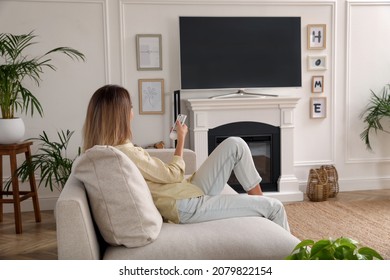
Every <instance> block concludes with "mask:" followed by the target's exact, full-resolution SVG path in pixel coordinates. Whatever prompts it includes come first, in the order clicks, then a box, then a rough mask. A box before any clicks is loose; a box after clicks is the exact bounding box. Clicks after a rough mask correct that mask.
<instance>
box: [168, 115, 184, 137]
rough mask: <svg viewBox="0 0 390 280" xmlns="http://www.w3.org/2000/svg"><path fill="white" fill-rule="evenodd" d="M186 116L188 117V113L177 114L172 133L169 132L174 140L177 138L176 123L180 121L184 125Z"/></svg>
mask: <svg viewBox="0 0 390 280" xmlns="http://www.w3.org/2000/svg"><path fill="white" fill-rule="evenodd" d="M186 118H187V116H186V115H182V114H179V115H177V119H176V121H175V123H174V124H173V125H172V128H171V133H170V134H169V138H171V139H172V140H176V139H177V132H176V123H177V122H180V123H181V124H182V125H183V124H184V122H185V120H186Z"/></svg>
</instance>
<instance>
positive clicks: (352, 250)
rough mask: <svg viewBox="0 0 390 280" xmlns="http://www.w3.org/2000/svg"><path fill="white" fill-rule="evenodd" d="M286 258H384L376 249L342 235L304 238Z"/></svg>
mask: <svg viewBox="0 0 390 280" xmlns="http://www.w3.org/2000/svg"><path fill="white" fill-rule="evenodd" d="M286 260H383V257H382V256H381V255H380V254H379V253H378V252H377V251H375V250H374V249H371V248H369V247H360V246H359V243H358V242H357V241H355V240H353V239H350V238H346V237H340V238H337V239H336V240H333V239H331V238H329V239H322V240H319V241H317V242H314V241H313V240H310V239H306V240H303V241H301V242H300V243H299V244H298V245H297V246H296V247H295V248H294V250H293V251H292V253H291V254H290V255H289V256H287V257H286Z"/></svg>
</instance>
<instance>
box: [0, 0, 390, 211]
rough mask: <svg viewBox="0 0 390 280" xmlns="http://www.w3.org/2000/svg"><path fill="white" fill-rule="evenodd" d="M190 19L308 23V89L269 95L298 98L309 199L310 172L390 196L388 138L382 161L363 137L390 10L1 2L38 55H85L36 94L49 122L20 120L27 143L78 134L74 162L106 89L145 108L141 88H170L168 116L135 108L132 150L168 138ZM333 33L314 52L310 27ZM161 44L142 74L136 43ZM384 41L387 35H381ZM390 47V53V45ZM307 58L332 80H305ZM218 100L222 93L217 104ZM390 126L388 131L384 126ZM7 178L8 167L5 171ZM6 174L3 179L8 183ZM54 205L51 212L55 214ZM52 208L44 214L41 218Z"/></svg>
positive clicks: (300, 157)
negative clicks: (329, 173) (183, 26)
mask: <svg viewBox="0 0 390 280" xmlns="http://www.w3.org/2000/svg"><path fill="white" fill-rule="evenodd" d="M183 15H194V16H196V15H203V16H204V15H208V16H225V15H227V16H300V17H301V22H302V66H303V67H302V74H303V79H302V85H303V86H302V87H301V88H296V89H291V90H286V89H273V90H270V89H268V90H265V92H270V93H275V92H276V93H278V94H281V95H284V94H286V95H295V96H299V97H300V98H301V100H300V102H299V104H298V106H297V109H296V112H295V118H296V130H295V132H296V134H295V143H294V147H295V148H294V153H295V169H296V174H297V177H298V179H299V180H300V182H301V187H302V190H304V189H305V186H306V180H307V176H308V173H309V169H310V168H312V167H316V166H318V165H321V164H335V165H336V167H337V169H338V172H339V177H340V189H341V190H342V191H348V190H357V189H376V188H389V187H390V183H389V181H390V180H389V170H390V149H388V144H387V143H389V140H390V136H389V135H387V134H383V135H379V137H373V141H374V151H375V153H371V152H368V151H367V150H366V149H365V147H364V145H363V142H362V141H361V140H360V139H359V134H360V132H361V131H362V130H363V123H362V121H361V120H360V119H359V114H360V112H361V111H362V110H363V108H364V106H365V105H366V103H367V101H368V99H369V96H370V89H373V90H379V89H380V88H381V87H382V86H383V85H384V84H385V83H387V82H389V73H390V63H389V62H390V54H389V52H388V50H387V49H388V48H387V47H386V46H387V45H388V43H389V41H390V37H389V36H388V34H390V30H389V29H390V16H389V15H390V1H366V2H362V1H344V0H342V1H335V0H333V1H315V0H313V1H291V0H290V1H288V0H285V1H261V0H251V1H247V0H246V1H245V0H235V1H225V0H211V1H190V0H177V1H167V0H154V1H148V0H145V1H136V0H127V1H126V0H123V1H113V0H110V1H109V0H82V1H76V0H68V1H66V0H40V1H38V0H12V1H10V0H9V1H7V0H0V26H1V32H12V33H25V32H29V31H31V30H35V33H36V34H37V35H38V36H39V37H38V40H39V42H40V43H39V44H37V45H36V46H34V48H33V50H32V52H37V54H39V53H41V52H42V51H45V50H48V49H49V48H53V47H56V46H71V47H73V48H76V49H78V50H80V51H82V52H83V53H84V54H85V55H86V57H87V61H86V63H83V62H72V61H71V60H69V59H67V58H65V57H62V56H60V55H58V56H56V57H55V58H54V60H53V63H55V65H56V66H57V67H58V70H57V71H56V72H52V71H47V72H46V73H45V74H44V75H43V82H42V83H41V86H40V87H39V88H37V89H35V92H36V93H37V95H38V97H39V98H40V100H41V101H42V105H43V107H44V110H45V116H44V118H40V117H39V116H38V115H36V116H35V117H34V118H30V117H28V116H23V118H24V120H25V122H26V126H27V133H26V137H36V136H38V134H39V133H41V132H42V130H45V131H46V132H48V134H49V135H50V136H51V137H55V135H56V131H57V130H60V129H71V130H75V131H76V132H75V135H74V137H73V142H72V145H71V147H70V150H71V153H72V152H73V153H74V155H75V154H76V151H77V147H78V146H80V145H81V129H82V124H83V120H84V116H85V110H86V107H87V103H88V101H89V98H90V96H91V95H92V94H93V92H94V91H95V90H96V89H97V88H98V87H100V86H101V85H103V84H106V83H116V84H121V85H124V86H125V87H126V88H128V89H129V91H130V92H131V94H132V98H133V101H134V104H135V105H137V104H138V85H137V81H138V79H143V78H162V79H164V81H165V95H166V97H165V98H166V100H165V101H166V108H165V114H164V115H139V114H138V108H137V106H135V114H136V117H135V122H134V125H133V132H134V142H135V143H137V144H138V145H142V146H146V145H149V144H152V143H155V142H158V141H160V140H163V141H164V142H165V143H166V144H167V145H168V146H169V145H171V143H170V141H169V137H168V131H169V127H170V125H171V123H172V121H173V120H172V115H173V113H172V111H173V109H172V95H173V91H174V90H177V89H179V87H180V81H179V35H178V34H179V27H178V17H179V16H183ZM316 23H317V24H326V25H327V47H326V49H325V50H307V48H306V44H307V39H306V26H307V25H308V24H316ZM145 33H152V34H161V35H162V54H163V70H161V71H137V68H136V56H135V45H136V44H135V35H136V34H145ZM384 34H386V35H384ZM386 43H387V44H386ZM308 55H326V56H327V61H328V68H327V70H326V71H321V72H318V71H308V69H307V56H308ZM318 74H320V75H324V77H325V87H324V88H325V92H324V93H322V94H321V96H325V97H327V101H328V111H327V118H325V119H311V118H310V114H309V111H310V110H309V102H310V97H312V96H313V94H312V93H311V90H310V86H311V85H310V81H311V77H312V76H313V75H318ZM219 93H220V92H218V94H219ZM212 94H215V92H202V93H197V92H184V93H182V98H183V99H186V98H190V97H191V98H194V97H204V96H210V95H212ZM387 125H389V122H388V121H387ZM6 168H7V166H6ZM7 175H9V170H8V171H7V170H5V176H7ZM40 192H41V195H40V196H41V201H43V203H45V200H46V201H47V205H51V206H47V207H52V205H53V201H55V197H56V196H57V195H58V194H57V193H54V194H53V193H50V192H48V191H47V190H44V189H41V190H40ZM50 203H51V204H50ZM44 207H45V206H43V208H44Z"/></svg>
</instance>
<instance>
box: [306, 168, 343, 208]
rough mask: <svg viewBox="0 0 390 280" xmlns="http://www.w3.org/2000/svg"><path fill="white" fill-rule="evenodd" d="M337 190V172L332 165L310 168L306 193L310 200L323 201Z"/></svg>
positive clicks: (332, 195)
mask: <svg viewBox="0 0 390 280" xmlns="http://www.w3.org/2000/svg"><path fill="white" fill-rule="evenodd" d="M338 192H339V183H338V174H337V170H336V168H335V167H334V166H333V165H322V166H321V167H320V168H316V169H310V173H309V178H308V181H307V189H306V194H307V197H308V198H309V199H310V200H311V201H325V200H327V199H328V198H329V197H335V196H336V195H337V194H338Z"/></svg>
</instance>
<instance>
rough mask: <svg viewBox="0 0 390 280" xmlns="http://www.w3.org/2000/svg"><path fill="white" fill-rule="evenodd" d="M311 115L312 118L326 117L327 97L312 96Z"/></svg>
mask: <svg viewBox="0 0 390 280" xmlns="http://www.w3.org/2000/svg"><path fill="white" fill-rule="evenodd" d="M310 117H311V118H312V119H323V118H326V97H311V98H310Z"/></svg>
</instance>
